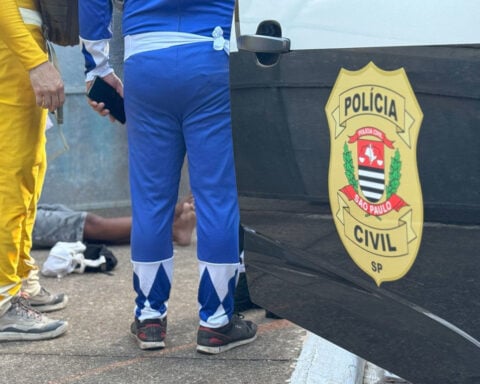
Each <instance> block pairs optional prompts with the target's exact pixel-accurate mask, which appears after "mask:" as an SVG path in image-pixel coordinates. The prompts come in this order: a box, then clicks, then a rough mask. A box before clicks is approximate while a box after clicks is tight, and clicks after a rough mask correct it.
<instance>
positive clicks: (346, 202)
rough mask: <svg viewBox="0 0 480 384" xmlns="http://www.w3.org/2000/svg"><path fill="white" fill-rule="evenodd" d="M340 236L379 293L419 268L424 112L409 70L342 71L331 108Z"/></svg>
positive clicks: (333, 189) (333, 197) (332, 191)
mask: <svg viewBox="0 0 480 384" xmlns="http://www.w3.org/2000/svg"><path fill="white" fill-rule="evenodd" d="M325 111H326V114H327V120H328V125H329V128H330V142H331V146H330V166H329V174H328V183H329V187H328V189H329V197H330V205H331V209H332V214H333V218H334V221H335V225H336V227H337V231H338V234H339V236H340V238H341V240H342V243H343V245H344V246H345V248H346V250H347V252H348V254H349V255H350V257H351V258H352V259H353V261H354V262H355V263H356V264H357V265H358V266H359V267H360V268H361V269H362V270H363V271H364V272H365V273H367V274H368V275H369V276H370V277H372V278H373V279H374V280H375V282H376V283H377V285H378V286H380V284H381V283H382V282H384V281H394V280H398V279H400V278H401V277H403V276H404V275H405V274H406V273H407V272H408V271H409V270H410V268H411V266H412V265H413V263H414V261H415V258H416V256H417V253H418V249H419V247H420V241H421V237H422V229H423V199H422V191H421V187H420V180H419V176H418V169H417V159H416V148H417V139H418V133H419V130H420V125H421V122H422V119H423V113H422V111H421V109H420V106H419V105H418V102H417V99H416V97H415V94H414V92H413V90H412V88H411V86H410V83H409V81H408V78H407V75H406V73H405V71H404V69H403V68H401V69H398V70H395V71H384V70H381V69H379V68H378V67H377V66H376V65H375V64H373V63H369V64H368V65H367V66H365V67H364V68H362V69H361V70H359V71H348V70H345V69H341V71H340V74H339V76H338V78H337V81H336V83H335V86H334V88H333V89H332V93H331V95H330V98H329V100H328V103H327V105H326V107H325Z"/></svg>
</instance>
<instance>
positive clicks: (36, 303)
mask: <svg viewBox="0 0 480 384" xmlns="http://www.w3.org/2000/svg"><path fill="white" fill-rule="evenodd" d="M28 301H29V303H30V306H31V307H32V308H33V309H36V310H37V311H40V312H52V311H58V310H59V309H62V308H65V307H66V306H67V302H68V296H67V295H65V294H64V293H57V294H52V293H50V292H48V291H47V290H46V289H45V288H43V287H42V289H41V290H40V292H39V293H38V294H36V295H35V296H29V297H28Z"/></svg>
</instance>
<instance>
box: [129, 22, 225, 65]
mask: <svg viewBox="0 0 480 384" xmlns="http://www.w3.org/2000/svg"><path fill="white" fill-rule="evenodd" d="M208 41H212V42H213V49H214V50H216V51H221V50H224V51H225V52H226V53H227V55H228V54H229V53H230V42H229V41H228V40H225V39H224V37H223V30H222V28H220V27H215V29H214V30H213V32H212V37H208V36H202V35H195V34H193V33H185V32H146V33H139V34H136V35H127V36H125V53H124V60H127V59H128V58H129V57H130V56H132V55H135V54H136V53H140V52H147V51H153V50H157V49H165V48H169V47H173V46H176V45H184V44H192V43H204V42H208Z"/></svg>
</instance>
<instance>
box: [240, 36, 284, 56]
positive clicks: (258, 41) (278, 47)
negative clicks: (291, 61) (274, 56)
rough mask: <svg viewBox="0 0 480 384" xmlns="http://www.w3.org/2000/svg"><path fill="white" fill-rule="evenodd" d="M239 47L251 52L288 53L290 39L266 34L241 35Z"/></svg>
mask: <svg viewBox="0 0 480 384" xmlns="http://www.w3.org/2000/svg"><path fill="white" fill-rule="evenodd" d="M237 47H238V49H241V50H243V51H249V52H262V53H287V52H290V39H288V38H286V37H273V36H265V35H241V36H239V37H238V38H237Z"/></svg>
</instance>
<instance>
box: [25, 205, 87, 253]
mask: <svg viewBox="0 0 480 384" xmlns="http://www.w3.org/2000/svg"><path fill="white" fill-rule="evenodd" d="M86 217H87V212H81V211H80V212H79V211H73V210H71V209H70V208H68V207H66V206H64V205H62V204H39V205H38V208H37V217H36V219H35V225H34V226H33V235H32V239H33V247H53V246H54V245H55V244H56V243H57V242H59V241H65V242H72V243H73V242H75V241H83V229H84V227H85V218H86Z"/></svg>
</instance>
